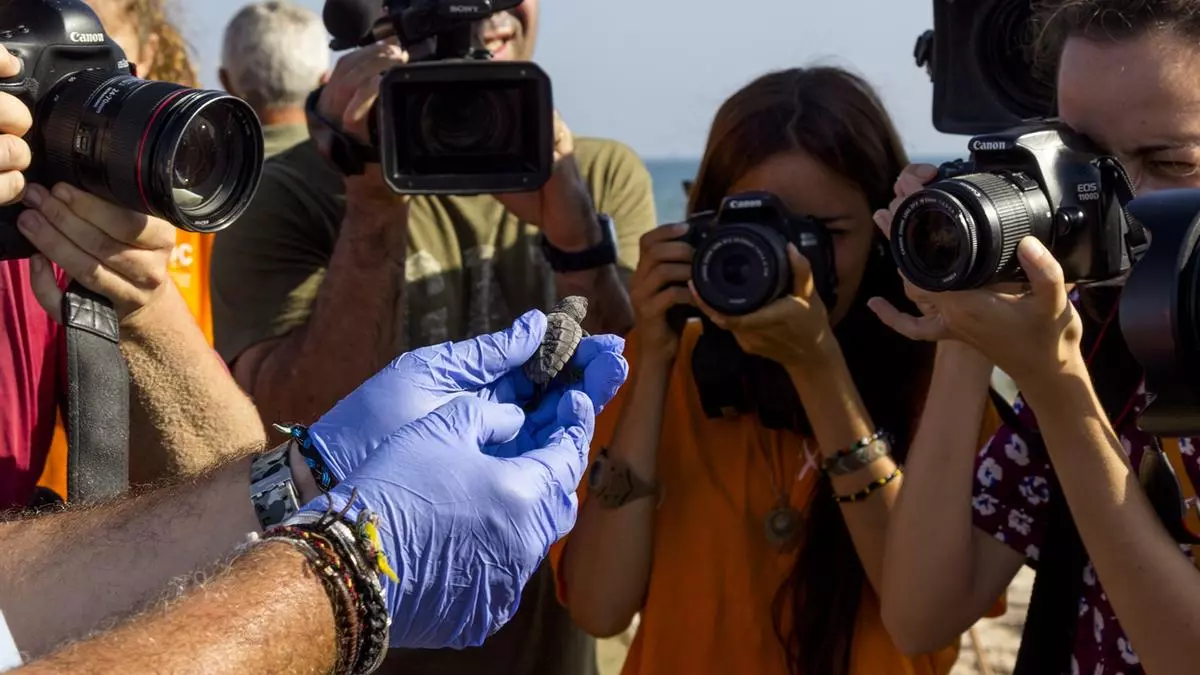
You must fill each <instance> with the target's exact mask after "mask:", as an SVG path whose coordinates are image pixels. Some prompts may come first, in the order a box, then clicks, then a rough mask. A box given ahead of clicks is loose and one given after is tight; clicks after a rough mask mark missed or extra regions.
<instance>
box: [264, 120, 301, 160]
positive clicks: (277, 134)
mask: <svg viewBox="0 0 1200 675" xmlns="http://www.w3.org/2000/svg"><path fill="white" fill-rule="evenodd" d="M262 130H263V156H264V157H265V158H266V159H270V158H272V157H274V156H275V155H278V154H279V153H281V152H283V151H284V150H287V149H289V148H293V147H295V146H297V145H299V144H301V143H303V142H304V141H307V140H308V125H305V124H270V125H267V126H264V127H263V128H262Z"/></svg>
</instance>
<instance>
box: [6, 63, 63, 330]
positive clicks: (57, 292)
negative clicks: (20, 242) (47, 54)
mask: <svg viewBox="0 0 1200 675" xmlns="http://www.w3.org/2000/svg"><path fill="white" fill-rule="evenodd" d="M0 51H3V50H0ZM29 277H30V278H29V285H30V286H32V287H33V295H34V297H36V298H37V301H38V304H39V305H41V306H42V309H44V310H46V313H47V314H49V315H50V316H51V317H53V318H54V320H55V321H57V322H58V323H62V299H63V291H62V289H61V288H59V286H58V279H56V278H55V277H54V267H53V266H51V265H50V261H49V260H46V257H45V256H43V255H41V254H40V253H37V254H34V255H33V256H32V257H30V258H29Z"/></svg>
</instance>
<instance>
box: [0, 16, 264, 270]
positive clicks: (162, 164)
mask: <svg viewBox="0 0 1200 675" xmlns="http://www.w3.org/2000/svg"><path fill="white" fill-rule="evenodd" d="M0 44H3V45H4V47H6V48H7V49H8V50H9V51H10V52H12V53H13V54H15V55H16V56H17V57H18V58H19V59H21V62H22V69H21V72H20V74H18V75H17V76H16V77H12V78H8V79H6V80H0V91H3V92H6V93H8V94H11V95H13V96H16V97H17V98H19V99H20V100H21V101H22V102H24V103H25V104H26V105H28V106H29V107H30V109H31V110H32V113H33V126H32V128H31V129H30V131H29V134H28V135H27V136H26V141H27V142H28V143H29V146H30V150H31V151H32V155H33V162H32V165H31V166H30V168H29V169H28V170H27V171H25V179H26V181H27V182H29V183H39V184H42V185H45V186H47V187H50V186H53V185H54V184H56V183H59V182H65V183H69V184H71V185H74V186H76V187H78V188H80V189H81V190H85V191H87V192H90V193H92V194H95V195H97V196H99V197H101V198H103V199H106V200H108V201H110V202H113V203H115V204H119V205H121V206H124V207H126V208H128V209H132V210H135V211H139V212H141V213H145V214H149V215H153V216H157V217H159V218H162V219H164V220H167V221H169V222H171V223H172V224H173V225H175V226H176V227H178V228H180V229H183V230H189V231H192V232H216V231H217V230H220V229H223V228H224V227H226V226H228V225H229V224H230V223H232V222H233V221H234V220H235V219H236V218H237V217H238V216H239V215H240V214H241V213H242V212H243V211H244V210H245V209H246V207H247V206H248V205H249V203H250V200H251V199H252V198H253V196H254V193H255V191H256V190H257V189H258V181H259V177H260V175H261V173H262V163H263V134H262V128H261V127H260V125H259V121H258V117H257V116H256V115H255V113H254V110H253V109H252V108H251V107H250V106H249V104H247V103H246V102H245V101H242V100H241V99H238V98H235V97H233V96H230V95H228V94H226V93H224V92H219V91H206V90H201V89H191V88H188V87H184V86H180V85H178V84H173V83H171V82H156V81H153V80H142V79H139V78H138V77H136V74H135V73H134V69H133V66H132V64H130V63H129V61H128V60H127V59H126V58H125V53H124V52H123V51H122V50H121V48H120V47H119V46H117V44H116V43H115V42H113V40H112V38H110V37H109V36H108V35H107V34H106V33H105V32H104V28H103V26H102V25H101V23H100V20H99V19H98V18H97V17H96V15H95V13H94V12H92V10H91V8H90V7H88V6H87V5H86V4H85V3H84V2H82V0H10V1H9V2H5V3H3V5H2V6H0ZM22 210H23V207H22V206H20V205H16V206H9V207H5V208H4V209H2V210H0V260H9V259H15V258H25V257H28V256H29V255H31V254H33V253H34V249H33V247H32V246H31V245H30V244H29V242H28V241H27V240H26V239H25V238H24V237H23V236H22V235H21V234H20V232H19V231H18V230H17V228H16V226H15V225H14V223H15V221H16V216H17V215H18V214H19V213H20V211H22Z"/></svg>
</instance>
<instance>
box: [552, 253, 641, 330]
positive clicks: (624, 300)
mask: <svg viewBox="0 0 1200 675" xmlns="http://www.w3.org/2000/svg"><path fill="white" fill-rule="evenodd" d="M554 279H555V284H556V287H557V290H558V297H559V298H560V299H561V298H565V297H567V296H568V295H582V296H584V297H586V298H587V299H588V313H587V318H585V319H584V322H583V327H584V328H585V329H586V330H587V331H588V332H589V333H593V334H600V333H611V334H613V335H625V334H626V333H628V332H629V330H630V329H631V328H633V320H634V319H633V305H632V304H630V302H629V291H628V289H626V287H625V284H624V282H622V281H621V275H620V273H619V270H618V269H617V266H616V265H605V266H604V267H601V268H598V269H594V270H586V271H583V272H569V273H559V274H556V275H555V276H554Z"/></svg>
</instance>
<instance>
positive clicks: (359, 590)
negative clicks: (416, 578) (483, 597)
mask: <svg viewBox="0 0 1200 675" xmlns="http://www.w3.org/2000/svg"><path fill="white" fill-rule="evenodd" d="M356 498H357V491H356V490H351V492H350V496H349V498H348V499H347V500H346V506H345V508H343V509H341V510H340V511H338V510H336V509H335V508H334V505H333V499H332V497H330V496H329V495H328V494H327V495H326V499H327V500H328V502H329V507H328V508H327V509H326V511H325V512H324V513H320V512H316V511H302V512H300V513H297V514H295V515H294V516H292V517H291V518H289V519H288V520H287V521H285V522H284V523H282V524H280V525H277V526H275V527H272V528H270V529H268V530H266V531H265V532H264V533H263V535H262V539H268V538H273V539H278V540H283V541H287V542H289V543H293V545H297V544H296V543H298V544H299V545H298V548H301V550H310V551H312V552H314V553H313V554H314V555H317V556H319V562H317V563H315V564H314V569H315V570H316V571H317V574H318V575H319V576H320V577H321V578H322V579H323V580H330V581H329V583H330V584H334V585H333V586H331V585H327V586H326V588H327V590H328V591H329V593H330V598H331V602H333V604H334V605H335V613H337V615H338V619H337V620H338V624H339V626H338V627H339V650H338V651H339V658H338V665H339V668H342V670H338V671H335V672H338V673H351V674H357V673H371V672H374V671H375V670H377V669H378V668H379V666H380V665H381V664H382V663H383V659H384V657H385V656H386V655H387V649H388V632H389V629H390V628H391V617H390V616H389V615H388V611H387V603H386V600H385V598H384V595H383V587H382V584H381V583H380V580H379V575H380V574H386V575H387V576H388V577H390V578H391V579H393V580H394V581H398V580H397V578H396V574H395V572H393V571H392V569H391V567H390V566H389V565H388V561H387V558H386V556H384V554H383V552H382V545H381V544H380V543H379V535H378V532H377V530H376V523H377V521H378V518H377V516H376V515H375V514H373V513H370V512H369V511H368V510H367V509H363V510H362V511H361V512H360V513H359V516H358V520H357V521H356V522H355V523H353V525H352V524H350V523H348V522H347V521H346V520H345V518H346V513H347V511H348V510H349V508H350V505H351V504H353V503H354V502H355V499H356ZM335 581H336V584H335ZM343 589H344V592H343ZM346 594H348V597H349V598H350V600H351V604H350V605H349V608H348V609H346V608H344V607H343V604H342V603H343V602H344V600H345V597H346ZM342 617H348V618H349V620H350V623H351V624H353V626H342V623H343V621H342ZM351 640H352V641H353V645H352V646H351V645H349V644H346V642H349V641H351Z"/></svg>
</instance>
